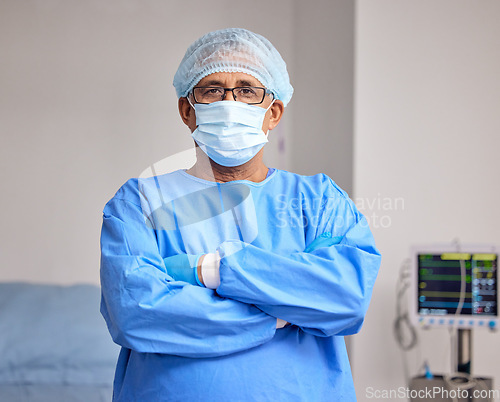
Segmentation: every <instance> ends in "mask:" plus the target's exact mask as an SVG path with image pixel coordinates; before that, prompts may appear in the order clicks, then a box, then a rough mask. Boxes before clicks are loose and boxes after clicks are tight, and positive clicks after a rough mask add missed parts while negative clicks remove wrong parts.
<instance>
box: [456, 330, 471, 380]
mask: <svg viewBox="0 0 500 402" xmlns="http://www.w3.org/2000/svg"><path fill="white" fill-rule="evenodd" d="M471 365H472V330H471V329H459V330H458V334H457V372H459V373H466V374H470V373H471Z"/></svg>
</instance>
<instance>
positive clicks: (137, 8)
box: [0, 0, 294, 283]
mask: <svg viewBox="0 0 500 402" xmlns="http://www.w3.org/2000/svg"><path fill="white" fill-rule="evenodd" d="M251 10H253V11H254V10H265V12H263V11H262V12H260V11H259V12H258V13H253V12H252V13H250V15H249V6H248V3H246V2H237V1H232V0H214V1H210V2H205V1H198V0H183V1H164V0H150V1H142V0H127V1H122V0H110V1H101V0H87V1H83V2H75V1H64V0H32V1H16V0H6V1H2V2H0V55H1V56H0V88H1V90H0V138H1V147H0V161H1V162H0V163H1V164H0V172H1V175H2V176H1V180H2V185H3V191H2V199H1V201H0V211H1V214H2V215H1V222H2V226H1V230H0V256H1V260H2V264H1V265H0V280H2V281H5V280H29V281H34V282H55V283H74V282H90V283H98V280H99V279H98V278H99V234H100V226H101V219H102V209H103V207H104V204H105V203H106V201H107V200H108V199H110V198H111V197H112V195H113V194H114V192H115V191H116V190H117V189H118V188H119V186H120V185H122V184H123V183H124V182H125V181H126V180H127V179H128V178H130V177H137V176H138V175H139V174H140V173H141V172H142V171H143V170H144V169H146V168H147V167H148V166H149V165H150V164H152V163H155V162H157V161H159V160H161V159H163V158H165V157H167V156H169V155H172V154H174V153H176V152H179V151H182V150H185V149H187V148H189V147H191V146H192V141H191V137H190V135H189V131H188V129H187V128H186V127H184V126H183V124H182V122H181V120H180V118H179V116H178V114H177V99H176V96H175V92H174V89H173V87H172V79H173V76H174V73H175V71H176V69H177V66H178V65H179V62H180V60H181V58H182V56H183V55H184V52H185V50H186V48H187V47H188V46H189V44H190V43H191V42H192V41H194V40H195V39H196V38H198V37H199V36H200V35H202V34H204V33H206V32H208V31H211V30H214V29H218V28H224V27H228V26H242V27H244V28H248V29H251V30H254V31H256V32H259V33H261V34H262V35H264V36H266V37H267V38H268V39H270V40H271V41H272V42H273V43H274V45H275V46H276V47H277V48H278V50H279V51H280V52H281V54H282V56H283V58H284V59H285V60H287V61H288V60H293V23H294V14H293V2H292V1H287V0H278V1H272V2H269V1H266V0H257V1H253V2H252V9H251ZM290 67H291V68H290V70H291V71H290V73H293V71H292V70H293V67H292V66H290ZM288 119H289V117H288V115H287V114H285V118H284V121H283V125H282V127H280V128H279V130H278V129H277V130H276V133H274V132H273V133H272V134H276V135H275V138H277V137H278V136H279V137H281V138H286V137H289V135H287V132H288V130H289V127H290V124H288V123H287V121H288ZM288 140H289V139H288ZM266 149H267V158H268V160H269V162H270V164H272V165H273V166H276V167H281V168H283V167H286V163H287V156H286V154H284V153H281V154H280V153H279V152H278V142H277V141H276V140H275V139H274V138H272V136H271V143H270V144H269V145H268V146H267V148H266Z"/></svg>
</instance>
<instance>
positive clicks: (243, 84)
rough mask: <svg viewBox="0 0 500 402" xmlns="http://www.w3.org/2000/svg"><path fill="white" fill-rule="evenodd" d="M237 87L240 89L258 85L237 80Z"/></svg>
mask: <svg viewBox="0 0 500 402" xmlns="http://www.w3.org/2000/svg"><path fill="white" fill-rule="evenodd" d="M237 84H238V86H241V87H258V86H259V85H258V84H257V83H256V82H251V81H247V80H238V82H237Z"/></svg>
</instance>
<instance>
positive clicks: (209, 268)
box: [201, 251, 220, 289]
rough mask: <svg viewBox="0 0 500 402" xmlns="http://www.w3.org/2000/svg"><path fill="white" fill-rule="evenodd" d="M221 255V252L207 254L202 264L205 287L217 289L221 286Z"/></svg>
mask: <svg viewBox="0 0 500 402" xmlns="http://www.w3.org/2000/svg"><path fill="white" fill-rule="evenodd" d="M219 266H220V255H219V252H218V251H216V252H215V253H208V254H205V257H204V258H203V262H202V263H201V276H202V277H203V282H204V283H205V287H207V288H209V289H217V288H218V287H219V285H220V274H219Z"/></svg>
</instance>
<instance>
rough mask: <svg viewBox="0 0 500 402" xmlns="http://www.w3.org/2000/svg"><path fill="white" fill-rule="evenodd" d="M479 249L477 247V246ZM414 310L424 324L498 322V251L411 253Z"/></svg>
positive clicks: (460, 325) (424, 250)
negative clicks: (412, 261)
mask: <svg viewBox="0 0 500 402" xmlns="http://www.w3.org/2000/svg"><path fill="white" fill-rule="evenodd" d="M477 248H479V247H477ZM413 258H414V267H413V269H414V270H415V272H414V283H413V288H414V291H413V296H412V297H413V299H414V300H413V301H414V303H413V307H412V308H413V312H414V313H415V318H416V319H417V321H418V323H419V324H420V325H423V326H434V327H436V326H438V327H451V326H455V327H458V328H475V327H490V328H495V327H496V326H497V324H498V254H497V253H496V252H491V249H489V250H488V249H487V250H484V248H483V250H477V249H471V248H467V250H464V249H463V248H462V249H461V250H460V252H457V251H453V250H450V249H449V250H445V249H441V250H440V249H435V248H434V249H433V248H417V249H415V251H414V253H413Z"/></svg>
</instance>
